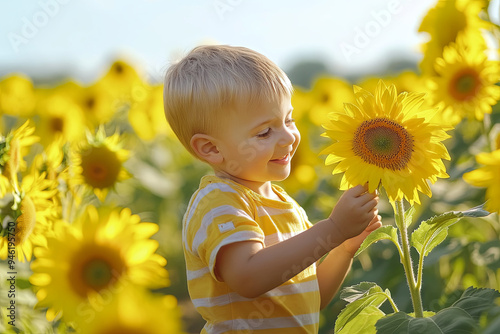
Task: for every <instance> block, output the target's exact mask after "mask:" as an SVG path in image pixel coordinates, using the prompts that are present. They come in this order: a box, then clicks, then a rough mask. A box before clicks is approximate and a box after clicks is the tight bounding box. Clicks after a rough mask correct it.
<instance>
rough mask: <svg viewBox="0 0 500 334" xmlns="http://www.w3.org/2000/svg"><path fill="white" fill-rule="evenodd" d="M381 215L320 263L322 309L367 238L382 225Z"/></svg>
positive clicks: (340, 283) (332, 295)
mask: <svg viewBox="0 0 500 334" xmlns="http://www.w3.org/2000/svg"><path fill="white" fill-rule="evenodd" d="M381 226H382V223H381V222H380V216H375V217H374V218H373V220H372V221H371V223H370V225H368V227H367V228H366V229H365V230H364V231H363V232H362V233H361V234H360V235H358V236H356V237H354V238H351V239H348V240H346V241H344V242H343V243H342V244H341V245H340V246H339V247H336V248H334V249H332V251H331V252H330V253H329V254H328V255H327V256H326V258H325V259H324V260H323V261H322V262H321V263H320V264H319V265H318V269H317V277H318V284H319V292H320V296H321V306H320V307H321V309H323V308H324V307H326V306H327V305H328V304H329V303H330V302H331V300H332V299H333V297H334V296H335V294H336V293H337V291H338V290H339V288H340V286H341V285H342V283H343V282H344V279H345V277H346V276H347V273H348V272H349V270H350V269H351V265H352V259H353V257H354V254H356V251H357V250H358V249H359V246H361V243H362V242H363V240H365V238H366V237H367V236H368V235H369V234H370V233H371V232H373V231H374V230H376V229H377V228H379V227H381Z"/></svg>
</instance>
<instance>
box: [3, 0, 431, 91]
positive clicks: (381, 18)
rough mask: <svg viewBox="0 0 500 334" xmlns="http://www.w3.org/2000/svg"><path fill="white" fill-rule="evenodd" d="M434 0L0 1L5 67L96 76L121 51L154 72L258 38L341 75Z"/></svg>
mask: <svg viewBox="0 0 500 334" xmlns="http://www.w3.org/2000/svg"><path fill="white" fill-rule="evenodd" d="M435 2H436V0H355V1H340V0H334V1H332V0H318V1H310V2H308V3H306V2H305V1H298V0H287V1H285V0H275V1H264V0H189V1H171V0H167V1H161V0H33V1H29V0H16V1H2V2H1V4H0V70H1V72H2V73H5V72H6V71H7V72H14V71H25V72H29V73H32V74H37V75H39V74H44V73H57V72H58V71H59V72H61V71H66V72H69V73H70V74H71V75H72V76H73V77H75V78H77V79H80V80H82V81H84V82H85V81H87V82H88V81H92V80H94V79H96V78H97V77H98V76H99V75H101V74H102V71H103V70H104V69H106V68H107V66H108V65H109V64H110V62H111V61H112V60H113V59H115V58H117V57H121V58H124V59H126V60H128V61H130V62H132V63H133V64H134V65H135V66H136V67H138V68H141V69H142V70H143V71H144V72H145V73H146V74H147V75H149V76H150V77H152V78H157V77H161V73H162V72H163V71H164V70H165V68H166V67H167V66H168V64H169V62H171V61H172V60H174V59H176V58H178V57H179V56H180V55H182V54H184V53H186V52H187V51H189V50H190V49H191V48H193V47H195V46H196V45H198V44H201V43H209V42H213V43H222V44H230V45H242V46H246V47H250V48H253V49H255V50H257V51H259V52H261V53H263V54H265V55H266V56H268V57H269V58H271V59H272V60H273V61H275V62H276V63H277V64H278V65H279V66H281V67H283V68H285V69H286V68H289V67H290V66H292V65H293V64H294V63H295V62H296V61H297V60H298V59H320V60H323V61H324V62H325V63H326V64H328V66H330V67H331V68H332V69H334V70H335V71H336V72H338V74H339V75H346V74H353V73H366V72H370V71H374V70H376V69H377V67H380V66H381V65H382V64H385V62H386V61H387V59H388V58H390V57H393V56H397V55H399V56H401V57H405V58H409V59H414V60H417V59H419V57H420V54H419V53H418V46H419V44H420V43H422V42H423V41H425V40H426V38H427V37H426V36H425V34H418V33H417V29H418V26H419V24H420V22H421V20H422V17H423V16H424V15H425V13H426V12H427V10H428V9H429V8H431V7H433V6H434V4H435Z"/></svg>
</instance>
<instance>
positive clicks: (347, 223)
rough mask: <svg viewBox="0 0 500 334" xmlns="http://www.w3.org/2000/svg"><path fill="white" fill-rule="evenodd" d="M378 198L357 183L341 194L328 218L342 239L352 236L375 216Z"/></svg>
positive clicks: (358, 232) (363, 228) (359, 231)
mask: <svg viewBox="0 0 500 334" xmlns="http://www.w3.org/2000/svg"><path fill="white" fill-rule="evenodd" d="M378 200H379V198H378V196H377V195H376V194H371V193H369V192H368V189H367V188H366V187H363V186H361V185H358V186H356V187H354V188H351V189H348V190H346V191H345V192H344V194H342V196H341V197H340V199H339V201H338V203H337V205H336V206H335V208H334V209H333V211H332V213H331V214H330V217H329V218H328V219H329V220H330V221H331V222H332V223H333V224H334V225H335V228H336V230H337V231H336V233H339V234H340V236H341V237H342V238H343V239H344V240H347V239H350V238H353V237H355V236H357V235H359V234H360V233H361V232H363V231H364V230H365V229H366V228H367V226H368V225H369V224H370V223H371V222H372V221H373V220H374V219H376V218H377V213H378V211H377V204H378ZM365 237H366V236H365ZM358 247H359V246H358Z"/></svg>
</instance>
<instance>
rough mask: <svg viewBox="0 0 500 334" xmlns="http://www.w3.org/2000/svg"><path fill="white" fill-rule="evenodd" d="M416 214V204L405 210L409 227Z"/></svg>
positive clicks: (406, 222) (406, 223)
mask: <svg viewBox="0 0 500 334" xmlns="http://www.w3.org/2000/svg"><path fill="white" fill-rule="evenodd" d="M414 214H415V207H414V206H410V208H409V209H408V210H406V212H405V221H404V223H405V226H406V227H407V228H408V227H410V225H411V223H412V221H413V215H414Z"/></svg>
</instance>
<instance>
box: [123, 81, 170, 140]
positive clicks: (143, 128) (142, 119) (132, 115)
mask: <svg viewBox="0 0 500 334" xmlns="http://www.w3.org/2000/svg"><path fill="white" fill-rule="evenodd" d="M128 120H129V122H130V125H132V128H133V129H134V131H135V133H136V134H137V135H138V136H139V138H141V139H142V140H152V139H154V138H155V137H156V136H158V135H164V136H165V135H166V136H169V137H172V138H174V136H175V135H174V133H173V131H172V130H171V129H170V127H169V125H168V123H166V122H165V114H164V110H163V86H162V85H156V86H151V87H149V88H148V87H145V88H144V92H143V93H141V95H139V94H136V97H135V102H134V103H133V104H132V105H131V106H130V110H129V112H128Z"/></svg>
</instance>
